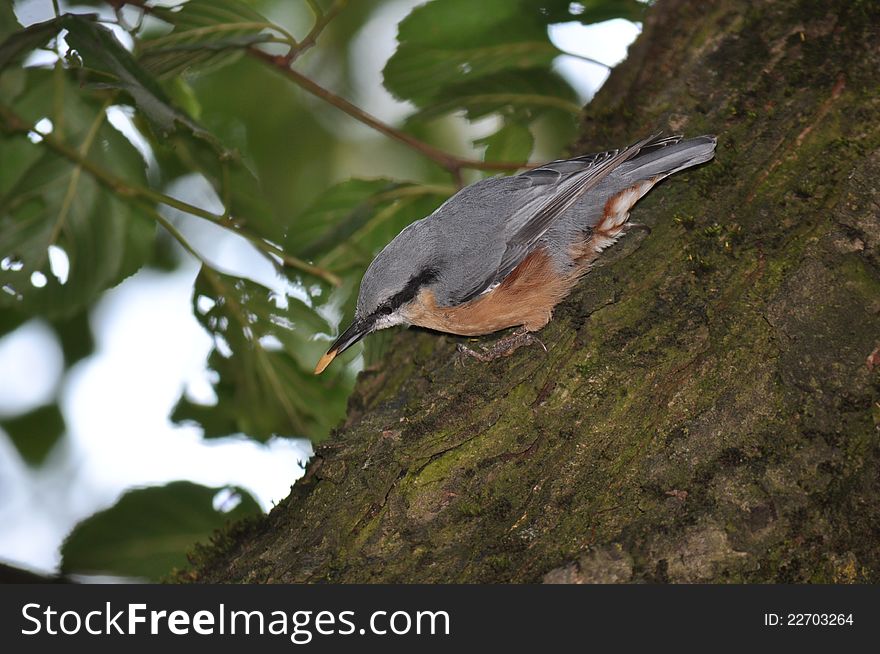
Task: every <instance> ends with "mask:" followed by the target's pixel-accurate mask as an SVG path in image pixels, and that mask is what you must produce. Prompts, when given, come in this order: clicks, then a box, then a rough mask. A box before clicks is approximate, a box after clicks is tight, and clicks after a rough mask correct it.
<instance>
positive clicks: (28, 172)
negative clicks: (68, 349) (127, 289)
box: [0, 69, 155, 319]
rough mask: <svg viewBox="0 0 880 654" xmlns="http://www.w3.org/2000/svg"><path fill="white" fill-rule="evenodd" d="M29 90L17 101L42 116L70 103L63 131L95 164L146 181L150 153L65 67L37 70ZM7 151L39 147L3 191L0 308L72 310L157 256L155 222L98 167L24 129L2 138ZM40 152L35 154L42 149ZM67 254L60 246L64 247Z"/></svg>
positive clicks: (32, 116)
mask: <svg viewBox="0 0 880 654" xmlns="http://www.w3.org/2000/svg"><path fill="white" fill-rule="evenodd" d="M28 77H29V87H28V91H27V92H26V93H25V94H24V95H23V96H22V98H21V99H20V101H19V102H18V103H16V109H17V110H18V111H19V113H21V114H22V115H23V116H24V117H25V118H26V119H27V120H29V121H31V122H36V120H37V118H38V117H39V116H40V114H41V113H42V106H41V105H43V104H45V103H46V102H47V101H49V102H51V99H52V97H53V96H55V98H56V100H57V101H58V103H57V105H56V106H63V107H64V114H63V116H62V118H61V119H56V120H55V125H56V130H55V133H60V132H62V131H63V132H64V134H65V135H66V138H67V139H69V141H70V143H72V144H75V147H77V148H78V149H79V150H80V152H81V153H82V155H83V156H84V157H85V158H86V159H87V160H89V161H90V162H91V163H93V164H95V165H97V166H99V167H100V168H102V169H104V170H112V171H113V173H114V174H115V175H117V176H119V177H121V178H123V179H126V180H128V181H130V182H134V183H138V184H141V183H143V182H144V179H145V178H144V169H143V168H144V166H143V160H142V159H141V157H140V155H139V154H138V153H137V151H136V150H134V148H133V147H132V146H131V144H130V143H129V142H128V141H127V139H125V138H124V137H123V136H122V135H121V134H120V133H119V132H117V131H116V130H115V129H114V128H113V127H112V126H110V125H109V124H108V123H107V121H106V119H105V118H106V117H105V115H104V107H103V105H102V104H99V103H98V102H96V101H95V100H93V99H91V98H89V97H88V96H87V95H86V94H83V93H81V92H80V91H79V90H78V89H75V88H73V87H72V85H71V84H70V83H69V82H67V81H66V79H65V77H64V76H63V75H58V74H57V73H55V72H52V71H42V70H35V69H29V70H28ZM0 144H2V145H0V150H2V151H3V152H4V153H5V152H6V151H7V144H10V148H11V149H18V148H30V149H31V153H32V154H31V155H30V156H29V157H28V159H27V161H31V162H32V163H30V165H28V166H25V167H24V168H22V169H20V170H19V171H18V172H19V174H18V175H16V176H15V177H14V178H12V179H9V180H7V181H6V182H4V184H3V186H4V187H8V188H6V190H5V192H4V193H3V194H2V196H0V289H2V292H0V307H3V308H9V309H15V310H16V311H18V312H20V313H23V314H25V315H43V316H46V317H49V318H53V319H54V318H64V317H69V316H72V315H75V314H76V313H78V312H80V311H82V310H83V309H84V308H85V307H87V306H89V305H90V304H91V303H92V302H93V301H94V300H95V298H96V297H97V295H98V294H99V293H101V292H102V291H104V290H105V289H107V288H109V287H110V286H113V285H115V284H117V283H118V282H119V281H121V280H122V279H124V278H125V277H126V276H128V275H129V274H131V273H133V272H134V271H135V270H137V268H138V267H139V266H140V265H142V264H143V263H144V262H145V261H146V260H147V258H148V256H149V254H150V252H151V249H152V242H153V238H154V234H155V224H154V223H153V222H152V221H151V220H150V219H149V218H147V217H146V216H144V215H143V214H142V213H141V212H140V210H139V209H138V208H137V206H135V205H133V204H130V203H125V202H122V201H121V200H120V199H119V198H118V197H116V196H115V195H114V194H113V193H111V192H110V191H108V190H107V189H105V188H104V187H102V186H100V185H99V184H98V183H97V182H96V181H95V180H94V179H93V178H92V177H91V176H90V175H88V174H87V173H85V172H84V171H83V170H82V169H80V168H78V167H77V166H75V165H74V164H72V163H71V162H70V161H68V160H67V159H63V158H61V157H60V156H58V155H56V154H55V153H54V152H51V151H48V150H46V149H45V148H44V147H43V146H41V145H39V144H35V143H30V142H29V141H28V139H26V138H24V137H23V136H15V137H7V138H5V139H3V140H2V141H0ZM33 153H36V157H34V156H33ZM50 247H58V248H59V249H60V251H63V253H64V255H66V257H67V260H68V271H67V275H66V277H67V278H66V280H65V279H60V278H59V277H58V276H56V275H55V273H53V270H52V265H51V264H52V261H51V259H50ZM59 254H60V252H59Z"/></svg>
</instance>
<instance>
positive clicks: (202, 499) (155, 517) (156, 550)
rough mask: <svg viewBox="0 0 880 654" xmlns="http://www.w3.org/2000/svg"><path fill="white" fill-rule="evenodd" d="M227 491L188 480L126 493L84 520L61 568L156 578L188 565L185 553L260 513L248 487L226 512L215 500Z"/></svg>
mask: <svg viewBox="0 0 880 654" xmlns="http://www.w3.org/2000/svg"><path fill="white" fill-rule="evenodd" d="M222 490H224V489H220V488H207V487H205V486H199V485H197V484H193V483H190V482H185V481H176V482H172V483H170V484H167V485H165V486H157V487H153V488H142V489H138V490H133V491H129V492H127V493H126V494H125V495H123V496H122V498H120V500H119V501H118V502H117V503H116V504H115V505H114V506H112V507H111V508H109V509H107V510H105V511H101V512H99V513H96V514H95V515H93V516H91V517H89V518H87V519H86V520H84V521H82V522H80V523H79V524H78V525H77V526H76V527H74V529H73V531H72V532H71V533H70V535H68V537H67V539H66V540H65V541H64V544H63V545H62V546H61V572H62V573H64V574H70V573H103V574H112V575H119V576H124V577H140V578H146V579H151V580H153V581H158V580H159V579H161V578H162V577H163V576H165V575H167V574H168V573H170V572H171V571H172V570H173V569H175V568H181V567H184V566H185V565H187V558H186V555H187V552H189V551H190V550H192V548H193V546H194V545H195V544H196V543H197V542H206V541H208V540H209V539H210V538H211V536H212V535H213V533H214V532H215V531H216V530H217V529H221V528H223V527H224V526H225V525H227V524H230V523H232V522H234V521H236V520H241V519H242V518H246V517H248V516H254V515H259V514H260V513H261V510H260V507H259V505H258V504H257V502H256V500H254V499H253V497H251V495H250V494H249V493H247V491H244V490H242V489H240V488H233V489H232V491H233V492H234V494H235V496H237V498H239V500H240V501H239V504H238V505H237V506H235V508H233V509H232V510H230V511H227V512H224V511H222V510H219V511H218V510H217V509H215V508H214V504H213V503H214V499H215V497H216V496H217V494H218V493H219V492H221V491H222Z"/></svg>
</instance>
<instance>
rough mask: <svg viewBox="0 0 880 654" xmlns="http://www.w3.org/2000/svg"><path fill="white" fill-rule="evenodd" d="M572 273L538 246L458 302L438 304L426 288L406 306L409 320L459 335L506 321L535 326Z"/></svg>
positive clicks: (568, 286) (569, 284) (561, 294)
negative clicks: (490, 283)
mask: <svg viewBox="0 0 880 654" xmlns="http://www.w3.org/2000/svg"><path fill="white" fill-rule="evenodd" d="M577 278H578V275H572V274H560V273H559V272H558V271H557V270H556V268H555V266H554V265H553V262H552V261H551V258H550V255H549V254H548V253H547V251H546V249H545V248H538V249H536V250H535V251H534V252H532V253H531V254H529V256H527V257H526V258H525V259H524V260H523V262H522V263H521V264H520V265H519V266H517V267H516V268H515V269H514V270H513V271H512V272H511V273H510V274H509V275H508V276H507V277H506V278H505V279H504V281H502V282H501V283H500V284H498V286H496V287H495V288H494V289H492V290H491V291H488V292H487V293H484V294H483V295H480V296H478V297H476V298H474V299H473V300H470V301H469V302H465V303H463V304H460V305H458V306H441V305H438V304H437V299H436V297H435V295H434V293H433V291H431V290H430V289H424V290H422V291H420V292H419V293H418V294H417V295H416V298H415V299H414V300H413V301H412V302H411V303H410V304H409V305H407V307H406V310H405V312H404V317H405V318H406V319H407V320H408V321H409V322H410V323H412V324H414V325H418V326H419V327H426V328H428V329H435V330H437V331H441V332H447V333H450V334H459V335H461V336H481V335H483V334H491V333H492V332H497V331H499V330H501V329H506V328H508V327H517V326H519V325H523V326H525V328H526V329H528V330H529V331H537V330H539V329H541V328H542V327H543V326H544V325H546V324H547V322H548V321H549V320H550V317H551V315H552V313H553V307H555V306H556V305H557V304H558V303H559V302H560V301H562V299H563V298H565V296H566V295H568V294H569V292H570V291H571V288H572V286H574V284H575V282H576V281H577Z"/></svg>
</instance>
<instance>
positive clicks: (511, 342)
mask: <svg viewBox="0 0 880 654" xmlns="http://www.w3.org/2000/svg"><path fill="white" fill-rule="evenodd" d="M534 343H537V344H538V345H540V346H541V347H542V348H543V349H544V351H545V352H546V351H547V346H546V345H544V344H543V343H542V342H541V340H540V339H539V338H538V337H537V336H535V335H534V334H532V333H531V332H528V331H526V330H525V329H522V328H521V329H517V330H516V331H515V332H513V333H512V334H510V335H508V336H505V337H504V338H500V339H498V340H497V341H495V343H493V344H492V345H490V346H489V347H481V348H480V350H481V351H479V352H478V351H477V350H473V349H471V348H469V347H468V346H467V345H463V344H462V343H459V344H458V345H457V346H456V349H457V350H458V352H459V354H461V355H464V356H469V357H473V358H474V359H476V360H477V361H482V362H483V363H488V362H489V361H494V360H495V359H500V358H501V357H509V356H510V355H511V354H513V353H514V352H516V351H517V350H518V349H519V348H521V347H523V346H524V345H532V344H534Z"/></svg>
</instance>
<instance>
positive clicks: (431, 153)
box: [248, 47, 535, 177]
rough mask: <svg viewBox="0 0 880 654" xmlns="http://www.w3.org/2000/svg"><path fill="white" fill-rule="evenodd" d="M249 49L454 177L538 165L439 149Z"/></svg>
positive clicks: (275, 59)
mask: <svg viewBox="0 0 880 654" xmlns="http://www.w3.org/2000/svg"><path fill="white" fill-rule="evenodd" d="M248 52H249V53H250V54H251V56H253V57H255V58H256V59H259V60H260V61H263V62H265V63H267V64H269V65H270V66H272V67H273V68H274V69H275V70H277V71H278V72H280V73H281V74H282V75H285V76H286V77H287V78H288V79H290V80H291V81H293V82H294V83H295V84H297V85H298V86H299V87H300V88H302V89H304V90H306V91H308V92H309V93H311V94H312V95H314V96H316V97H319V98H321V99H322V100H324V101H326V102H328V103H329V104H332V105H333V106H334V107H336V108H337V109H340V110H342V111H344V112H345V113H347V114H348V115H349V116H351V117H352V118H354V119H356V120H358V121H360V122H362V123H364V124H365V125H368V126H369V127H372V128H373V129H375V130H376V131H377V132H380V133H381V134H384V135H385V136H387V137H389V138H391V139H394V140H395V141H398V142H399V143H403V144H404V145H406V146H408V147H410V148H412V149H413V150H416V151H418V152H420V153H422V154H423V155H425V156H426V157H428V158H429V159H431V160H433V161H435V162H437V163H438V164H439V165H440V166H442V167H443V168H445V169H446V170H448V171H449V172H450V173H452V175H453V176H454V177H458V176H460V172H461V170H462V169H464V168H469V169H472V170H519V169H521V168H528V167H531V166H533V165H535V164H530V163H528V162H523V163H514V162H507V161H479V160H477V159H467V158H465V157H458V156H456V155H454V154H451V153H449V152H446V151H444V150H441V149H439V148H435V147H434V146H433V145H429V144H428V143H425V142H424V141H420V140H419V139H417V138H415V137H414V136H410V135H409V134H407V133H406V132H402V131H400V130H399V129H396V128H394V127H391V125H388V124H387V123H383V122H382V121H381V120H379V119H378V118H376V117H375V116H372V115H370V114H368V113H367V112H366V111H364V110H363V109H361V108H360V107H358V106H356V105H354V104H352V103H351V102H349V101H348V100H346V99H345V98H343V97H341V96H338V95H336V94H335V93H333V91H330V90H328V89H325V88H324V87H323V86H321V85H320V84H318V83H317V82H315V81H314V80H312V79H310V78H308V77H306V76H305V75H303V74H302V73H300V72H298V71H296V70H294V69H293V68H291V67H290V66H289V65H288V63H287V59H286V57H278V56H275V55H271V54H268V53H266V52H263V51H262V50H259V49H257V48H254V47H251V48H248Z"/></svg>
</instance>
